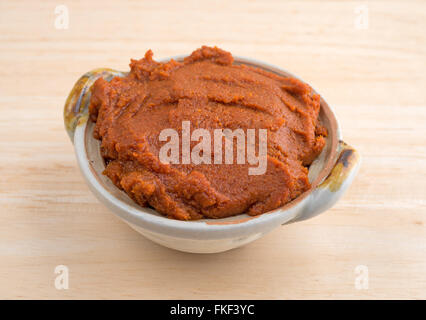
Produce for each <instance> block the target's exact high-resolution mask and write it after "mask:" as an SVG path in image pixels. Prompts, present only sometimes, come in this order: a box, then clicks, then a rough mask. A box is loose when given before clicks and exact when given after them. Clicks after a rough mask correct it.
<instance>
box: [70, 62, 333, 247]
mask: <svg viewBox="0 0 426 320" xmlns="http://www.w3.org/2000/svg"><path fill="white" fill-rule="evenodd" d="M184 57H186V55H178V56H173V57H168V58H163V59H159V60H158V61H160V62H165V61H169V60H170V59H174V60H176V61H179V60H182V59H183V58H184ZM234 63H236V64H246V65H250V66H254V67H258V68H261V69H265V70H267V71H270V72H273V73H276V74H280V75H285V76H290V77H293V78H296V79H299V80H301V81H303V80H302V79H301V78H299V77H297V76H295V75H294V74H292V73H290V72H288V71H287V70H285V69H283V68H280V67H277V66H275V65H272V64H269V63H265V62H263V61H260V60H256V59H252V58H247V57H242V56H234ZM304 82H305V81H304ZM305 83H306V82H305ZM309 85H310V84H309ZM311 87H312V86H311ZM312 89H313V91H314V92H315V93H318V92H317V91H316V90H315V89H314V88H313V87H312ZM320 97H321V111H322V112H324V116H325V117H326V118H327V119H328V121H329V122H330V128H331V129H332V130H331V132H329V137H330V141H331V142H330V143H331V146H330V148H331V149H330V154H329V156H328V158H326V159H325V164H324V167H323V168H322V170H321V171H320V173H319V174H318V176H317V178H316V179H315V180H314V181H313V182H312V183H311V188H310V189H309V190H307V191H305V192H304V193H302V194H301V195H299V196H298V197H297V198H295V199H294V200H292V201H290V202H289V203H287V204H285V205H284V206H282V207H279V208H277V209H274V210H271V211H269V212H265V213H263V214H261V215H257V216H247V215H244V214H241V215H239V216H242V217H241V219H238V220H233V221H221V220H223V219H226V218H221V219H202V220H190V221H183V220H176V219H171V218H167V217H165V216H163V215H155V214H152V212H150V210H152V209H149V208H144V207H140V206H138V208H135V207H133V206H130V205H128V204H127V203H125V202H124V201H122V200H120V199H118V198H117V197H115V196H114V195H113V194H111V193H110V192H109V191H108V190H107V189H105V188H104V187H103V185H102V183H101V181H100V178H99V177H98V175H97V173H96V171H95V169H94V168H93V166H92V164H91V163H90V161H89V158H88V156H87V143H86V142H87V139H90V137H89V138H87V133H88V128H89V126H88V125H87V124H88V122H89V121H90V120H88V121H82V122H80V123H79V125H77V127H76V130H75V133H74V148H75V153H76V156H77V160H78V164H79V166H80V169H81V171H82V173H83V176H84V178H85V179H86V181H87V183H88V185H89V187H90V189H91V190H92V191H93V192H94V194H95V195H96V196H97V197H98V198H99V200H101V202H106V203H107V205H108V206H109V207H110V208H111V209H112V210H113V212H114V213H115V214H117V215H118V216H120V217H121V218H122V219H123V220H125V221H126V222H128V223H129V222H130V223H131V224H135V225H137V226H139V227H142V228H145V229H148V230H150V231H152V232H157V233H163V234H167V235H170V236H177V237H181V238H200V237H201V238H208V239H218V238H223V237H224V236H225V237H226V236H227V237H230V236H231V235H230V231H232V236H237V235H238V236H243V235H248V234H252V233H253V232H259V230H263V229H272V228H273V227H274V226H276V225H277V224H278V223H279V224H283V223H286V222H288V221H291V220H292V219H294V218H295V216H296V215H297V213H298V212H299V209H300V208H301V207H303V205H304V204H306V202H307V200H308V199H309V196H310V195H311V194H312V192H313V191H314V190H315V189H316V187H317V186H318V185H319V184H320V183H321V182H322V181H323V180H324V179H325V178H326V177H327V176H328V175H329V173H330V172H331V170H332V168H333V166H334V164H335V162H336V160H337V156H338V145H339V141H340V140H341V134H340V129H339V125H338V122H337V119H336V117H335V115H334V113H333V111H332V109H331V108H330V106H329V105H328V103H327V102H326V101H325V99H324V98H323V97H322V96H321V95H320ZM92 139H93V138H92ZM236 217H237V216H236ZM237 231H238V232H237ZM236 232H237V233H236Z"/></svg>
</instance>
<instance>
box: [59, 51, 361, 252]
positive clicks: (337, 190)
mask: <svg viewBox="0 0 426 320" xmlns="http://www.w3.org/2000/svg"><path fill="white" fill-rule="evenodd" d="M183 57H184V56H177V57H173V59H175V60H177V61H181V60H182V59H183ZM169 59H170V58H168V59H163V60H162V61H168V60H169ZM234 61H235V62H234V63H235V64H246V65H250V66H255V67H258V68H262V69H264V70H266V71H269V72H272V73H276V74H279V75H282V76H291V77H294V78H298V77H296V76H294V75H292V74H291V73H289V72H287V71H285V70H283V69H281V68H279V67H276V66H273V65H270V64H267V63H264V62H261V61H257V60H254V59H249V58H244V57H234ZM126 74H127V73H126V72H120V71H116V70H112V69H96V70H92V71H90V72H87V73H86V74H84V75H83V76H82V77H81V78H80V79H79V80H78V81H77V82H76V84H75V85H74V87H73V89H72V90H71V92H70V94H69V96H68V99H67V101H66V103H65V107H64V122H65V128H66V130H67V132H68V134H69V136H70V138H71V141H72V142H73V144H74V150H75V154H76V157H77V162H78V165H79V167H80V170H81V172H82V174H83V176H84V178H85V180H86V182H87V184H88V186H89V188H90V189H91V191H92V192H93V193H94V194H95V196H96V197H97V198H98V199H99V200H100V201H101V202H102V203H103V204H104V205H105V206H106V207H107V208H109V209H110V210H111V211H112V212H113V213H115V214H116V215H117V216H118V217H120V218H121V219H122V220H123V221H124V222H126V223H127V224H129V225H130V226H131V227H132V228H133V229H135V230H136V231H138V232H139V233H141V234H142V235H143V236H145V237H146V238H148V239H150V240H152V241H154V242H156V243H158V244H160V245H163V246H165V247H168V248H172V249H176V250H180V251H185V252H192V253H215V252H222V251H226V250H230V249H233V248H237V247H240V246H243V245H245V244H248V243H250V242H252V241H254V240H256V239H259V238H261V237H262V236H264V235H265V234H267V233H268V232H270V231H271V230H272V229H274V228H277V227H279V226H281V225H285V224H288V223H294V222H297V221H302V220H306V219H309V218H312V217H314V216H316V215H318V214H320V213H322V212H324V211H326V210H327V209H329V208H330V207H331V206H333V205H334V204H335V203H336V201H337V200H338V199H339V198H340V197H342V195H343V194H344V192H345V191H346V189H347V188H348V187H349V185H350V184H351V183H352V181H353V179H354V177H355V175H356V173H357V171H358V169H359V166H360V156H359V154H358V153H357V151H356V150H355V149H354V148H352V147H350V146H349V145H348V144H346V143H345V142H343V141H342V140H341V139H342V137H341V133H340V130H339V126H338V123H337V120H336V117H335V116H334V114H333V112H332V110H331V108H330V107H329V105H328V104H327V102H326V101H325V100H324V99H323V98H322V97H321V109H320V114H319V117H320V119H321V121H322V124H323V125H324V126H325V127H326V128H327V130H328V137H327V139H326V145H325V147H324V149H323V151H322V152H321V154H320V155H319V156H318V157H317V159H316V160H315V161H314V162H313V163H312V164H311V165H310V167H309V175H308V177H309V180H310V182H311V188H310V189H309V190H308V191H306V192H304V193H302V194H301V195H300V196H298V197H297V198H296V199H294V200H293V201H291V202H289V203H287V204H286V205H284V206H282V207H280V208H277V209H275V210H272V211H270V212H267V213H264V214H261V215H258V216H249V215H247V214H241V215H237V216H234V217H228V218H223V219H202V220H196V221H180V220H174V219H169V218H166V217H165V216H163V215H161V214H160V213H158V212H156V211H155V210H154V209H150V208H144V207H141V206H139V205H138V204H136V203H135V202H134V201H133V200H131V199H130V198H129V197H128V195H127V194H126V193H125V192H124V191H122V190H120V189H118V188H117V187H116V186H115V185H114V184H113V183H112V182H111V181H110V180H109V179H108V178H107V177H106V176H104V175H103V174H102V171H103V170H104V168H105V163H104V161H103V159H102V156H101V154H100V142H99V141H98V140H96V139H94V138H93V136H92V133H93V128H94V125H95V124H94V123H93V122H92V121H91V120H89V116H88V106H89V103H90V96H91V88H92V85H93V83H94V82H95V81H96V79H98V78H99V77H103V78H104V79H105V80H107V81H109V80H111V79H112V78H113V77H115V76H118V77H123V76H125V75H126ZM314 91H315V90H314Z"/></svg>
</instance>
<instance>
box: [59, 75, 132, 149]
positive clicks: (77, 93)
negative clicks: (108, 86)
mask: <svg viewBox="0 0 426 320" xmlns="http://www.w3.org/2000/svg"><path fill="white" fill-rule="evenodd" d="M125 75H126V73H125V72H120V71H117V70H112V69H106V68H100V69H95V70H92V71H89V72H87V73H85V74H84V75H83V76H81V78H80V79H78V81H77V82H76V83H75V85H74V87H73V88H72V90H71V92H70V94H69V95H68V98H67V100H66V102H65V106H64V124H65V129H66V130H67V132H68V135H69V137H70V139H71V141H74V131H75V128H76V127H77V125H79V124H82V123H85V122H86V121H87V119H88V107H89V103H90V97H91V94H92V85H93V83H94V82H95V81H96V80H97V79H98V78H100V77H102V78H104V79H105V80H107V81H110V80H111V79H112V78H114V77H124V76H125Z"/></svg>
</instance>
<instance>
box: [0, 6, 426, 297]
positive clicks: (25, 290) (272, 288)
mask: <svg viewBox="0 0 426 320" xmlns="http://www.w3.org/2000/svg"><path fill="white" fill-rule="evenodd" d="M63 4H64V5H65V6H66V9H67V10H68V18H69V19H68V28H64V27H66V26H67V25H66V23H67V21H66V19H63V18H64V15H63V14H64V12H65V11H64V8H63V7H59V8H58V7H57V6H58V5H59V3H58V2H57V1H42V2H40V1H37V2H34V1H10V0H8V1H1V2H0V67H1V68H0V73H1V77H0V110H1V123H0V145H1V148H0V150H1V156H0V177H1V179H0V195H1V197H0V298H41V299H44V298H54V299H63V298H118V299H120V298H150V299H155V298H166V299H168V298H177V299H189V298H192V299H218V298H223V299H231V298H242V299H290V298H291V299H298V298H302V299H311V298H325V299H329V298H338V299H341V298H363V299H364V298H366V299H371V298H403V299H405V298H423V299H424V298H426V227H425V225H426V197H425V194H426V91H425V88H426V59H425V56H426V34H425V30H426V17H425V12H426V2H425V1H410V2H406V1H350V2H346V1H342V2H340V1H339V2H337V1H307V2H305V1H297V2H296V1H287V2H286V1H241V0H234V1H208V2H207V1H206V2H201V1H182V2H180V1H179V2H178V1H128V2H126V1H116V2H107V1H104V0H102V1H72V2H71V1H63ZM55 10H56V11H55ZM55 12H56V13H55ZM367 18H368V19H367ZM204 44H206V45H217V46H219V47H221V48H223V49H225V50H228V51H231V52H232V53H234V54H236V55H243V56H247V57H252V58H256V59H259V60H264V61H268V62H270V63H272V64H276V65H278V66H281V67H283V68H285V69H287V70H289V71H291V72H293V73H294V74H297V75H299V76H300V77H302V78H303V79H304V80H306V81H307V82H308V83H310V84H311V85H312V86H313V87H314V88H316V89H317V90H318V91H319V92H320V93H321V94H322V95H323V96H324V97H325V98H326V100H327V101H328V103H329V104H330V106H331V107H332V108H333V109H334V110H335V113H336V115H337V117H338V119H339V122H340V126H341V128H342V132H343V136H344V140H345V141H346V142H347V143H349V144H351V145H353V146H355V147H356V148H357V149H358V150H359V152H360V154H361V155H362V158H363V163H362V167H361V169H360V172H359V174H358V176H357V178H356V179H355V181H354V183H353V185H352V186H351V187H350V189H349V190H348V192H347V193H346V194H345V195H344V197H343V198H342V199H341V200H340V201H339V202H338V203H337V204H336V205H335V206H334V207H333V208H332V209H330V210H329V211H327V212H326V213H324V214H322V215H321V216H318V217H316V218H313V219H311V220H308V221H305V222H301V223H296V224H292V225H288V226H283V227H281V228H278V229H276V230H274V231H273V232H271V233H270V234H268V235H266V236H265V237H264V238H262V239H260V240H258V241H255V242H254V243H252V244H250V245H247V246H245V247H243V248H240V249H236V250H232V251H229V252H225V253H221V254H214V255H196V254H185V253H181V252H177V251H173V250H169V249H166V248H163V247H161V246H159V245H156V244H154V243H152V242H151V241H149V240H147V239H145V238H143V237H142V236H141V235H139V234H138V233H136V232H134V231H133V230H131V229H130V227H129V226H127V225H126V224H125V223H123V222H122V221H121V220H119V219H118V218H117V217H115V216H114V215H113V214H112V213H110V212H108V210H107V209H106V208H105V207H104V206H103V205H102V204H100V203H99V202H98V201H97V200H96V199H95V197H94V196H93V195H92V193H91V192H90V191H89V189H88V187H87V186H86V184H85V182H84V180H83V177H82V175H81V174H80V172H79V169H78V167H77V163H76V160H75V155H74V150H73V146H72V144H71V142H70V140H69V139H68V136H67V134H66V132H65V130H64V126H63V120H62V108H63V104H64V101H65V98H66V96H67V95H68V93H69V91H70V89H71V87H72V86H73V84H74V82H75V81H76V80H77V79H78V77H79V76H80V75H81V74H83V73H84V72H86V71H88V70H91V69H94V68H97V67H111V68H115V69H119V70H128V63H129V60H130V58H140V57H142V56H143V55H144V53H145V51H146V50H148V49H152V50H153V51H154V54H155V56H154V57H157V58H162V57H167V56H172V55H176V54H186V53H190V52H191V51H192V50H194V49H196V48H198V47H200V46H201V45H204ZM58 265H65V266H67V268H68V271H69V288H68V289H67V290H58V289H56V287H55V279H56V277H57V275H56V274H55V272H54V270H55V268H56V266H58ZM360 266H361V267H360ZM359 268H361V269H359ZM360 270H361V271H360ZM366 271H368V288H367V286H359V285H357V284H359V276H360V275H363V276H364V278H362V279H363V281H364V280H366V279H367V278H366V275H367V273H366ZM357 272H360V273H357ZM357 281H358V282H357ZM363 283H364V284H365V283H366V282H363Z"/></svg>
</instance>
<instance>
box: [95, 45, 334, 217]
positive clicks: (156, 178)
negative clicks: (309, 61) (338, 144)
mask: <svg viewBox="0 0 426 320" xmlns="http://www.w3.org/2000/svg"><path fill="white" fill-rule="evenodd" d="M152 55H153V54H152V52H151V51H148V52H147V53H146V54H145V57H144V58H143V59H140V60H131V63H130V68H131V70H130V73H129V74H128V75H127V76H126V77H124V78H120V77H116V78H114V79H112V80H111V81H110V82H107V81H105V80H104V79H102V78H100V79H98V80H97V81H96V82H95V84H94V86H93V91H92V97H91V104H90V107H89V111H90V115H91V119H92V120H93V121H94V122H96V126H95V130H94V137H95V138H96V139H99V140H100V141H101V154H102V156H103V157H104V159H105V161H106V169H105V171H104V174H105V175H107V176H108V177H109V178H110V179H111V180H112V182H113V183H114V184H115V185H116V186H117V187H118V188H121V189H122V190H124V191H125V192H126V193H127V194H128V195H129V196H130V197H131V198H132V199H133V200H134V201H136V202H137V203H138V204H139V205H141V206H150V207H152V208H154V209H156V210H157V211H158V212H160V213H162V214H164V215H166V216H168V217H170V218H175V219H181V220H193V219H200V218H222V217H228V216H233V215H237V214H241V213H248V214H250V215H258V214H261V213H265V212H267V211H270V210H273V209H276V208H278V207H280V206H282V205H284V204H286V203H287V202H289V201H291V200H292V199H295V198H296V197H297V196H299V195H300V194H301V193H303V192H305V191H306V190H308V189H309V188H310V184H309V180H308V166H309V165H310V164H311V163H312V161H313V160H314V159H315V157H317V156H318V155H319V153H320V152H321V150H322V148H323V147H324V144H325V139H324V137H325V136H326V135H327V132H326V130H325V129H324V128H323V127H322V126H321V125H320V124H319V120H318V113H319V110H320V97H319V96H318V95H317V94H314V93H313V92H312V89H311V88H310V86H308V85H307V84H305V83H303V82H301V81H299V80H296V79H294V78H287V77H282V76H278V75H276V74H273V73H270V72H266V71H263V70H261V69H257V68H253V67H250V66H247V65H236V64H234V63H233V57H232V55H231V54H230V53H229V52H226V51H223V50H221V49H218V48H216V47H215V48H211V47H202V48H201V49H198V50H196V51H194V52H193V53H192V54H191V55H190V56H188V57H186V58H185V59H184V60H183V61H182V62H177V61H174V60H171V61H169V62H167V63H159V62H156V61H155V60H153V58H152ZM183 121H190V123H191V130H194V129H197V128H203V129H206V130H208V131H209V132H210V133H211V136H212V137H213V130H215V129H231V130H235V129H243V130H245V131H246V130H247V129H256V130H257V129H266V130H267V169H266V172H265V173H264V174H261V175H249V172H248V168H249V167H251V165H250V164H248V163H246V164H237V163H233V164H205V163H201V164H193V163H190V164H167V163H163V162H162V161H160V159H159V152H160V149H161V147H162V146H164V144H165V143H166V142H164V141H160V139H159V135H160V132H161V131H162V130H163V129H166V128H171V129H174V130H176V131H177V132H178V133H179V135H181V134H182V122H183ZM194 144H196V142H194V141H193V142H191V147H192V146H193V145H194ZM179 152H180V153H182V148H180V150H179ZM212 152H213V149H212Z"/></svg>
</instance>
